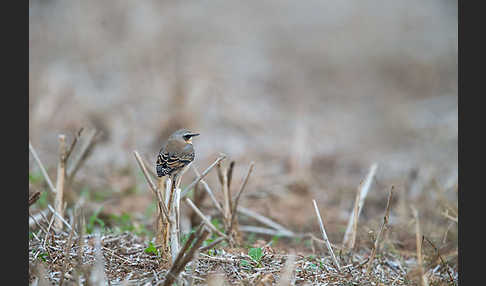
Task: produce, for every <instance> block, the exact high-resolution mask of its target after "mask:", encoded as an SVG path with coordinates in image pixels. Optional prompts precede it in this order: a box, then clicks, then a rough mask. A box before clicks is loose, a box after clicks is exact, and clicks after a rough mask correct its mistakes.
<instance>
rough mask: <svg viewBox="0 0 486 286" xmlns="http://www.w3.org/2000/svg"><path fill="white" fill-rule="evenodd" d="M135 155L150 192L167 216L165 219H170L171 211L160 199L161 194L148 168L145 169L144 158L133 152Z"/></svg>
mask: <svg viewBox="0 0 486 286" xmlns="http://www.w3.org/2000/svg"><path fill="white" fill-rule="evenodd" d="M133 154H134V155H135V159H136V160H137V163H138V166H139V167H140V169H141V170H142V173H143V176H144V177H145V181H147V184H148V186H149V188H150V190H151V191H152V192H153V193H154V195H155V198H156V199H157V201H158V202H159V207H160V209H161V211H162V213H163V214H164V215H165V217H169V211H168V210H167V207H166V206H165V204H164V203H163V202H162V200H161V197H160V192H159V190H158V188H157V186H156V185H155V184H154V182H153V181H152V179H151V178H150V176H149V174H148V171H147V168H146V167H145V164H144V163H143V161H142V158H141V157H140V154H138V152H137V151H136V150H135V151H133Z"/></svg>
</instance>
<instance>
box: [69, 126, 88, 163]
mask: <svg viewBox="0 0 486 286" xmlns="http://www.w3.org/2000/svg"><path fill="white" fill-rule="evenodd" d="M83 130H84V128H83V127H81V128H80V129H79V131H78V133H77V134H76V135H75V136H74V139H73V142H71V145H70V146H69V148H68V150H67V152H66V161H67V160H68V159H69V157H70V156H71V153H72V152H73V150H74V147H76V143H78V140H79V137H81V133H82V132H83Z"/></svg>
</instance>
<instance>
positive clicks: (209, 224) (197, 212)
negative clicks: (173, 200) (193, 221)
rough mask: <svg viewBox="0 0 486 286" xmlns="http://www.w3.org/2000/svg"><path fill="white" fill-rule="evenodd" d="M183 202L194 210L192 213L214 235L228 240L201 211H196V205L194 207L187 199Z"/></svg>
mask: <svg viewBox="0 0 486 286" xmlns="http://www.w3.org/2000/svg"><path fill="white" fill-rule="evenodd" d="M184 200H185V202H186V203H187V204H188V205H189V206H190V207H191V208H192V210H194V212H196V214H197V215H198V216H199V217H200V218H201V219H202V221H203V222H204V223H205V224H206V225H207V226H208V227H209V228H210V229H211V230H212V231H214V232H215V233H217V234H218V235H219V236H221V237H224V238H225V239H227V240H229V237H228V236H227V235H226V234H224V233H222V232H221V231H219V230H218V229H217V228H216V227H215V226H214V225H213V224H212V223H211V221H209V219H208V218H207V217H206V216H205V215H204V214H203V213H202V212H201V210H199V209H198V207H196V205H194V203H193V202H192V201H191V199H189V198H187V197H186V198H185V199H184Z"/></svg>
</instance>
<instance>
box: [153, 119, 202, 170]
mask: <svg viewBox="0 0 486 286" xmlns="http://www.w3.org/2000/svg"><path fill="white" fill-rule="evenodd" d="M195 136H199V133H195V132H192V131H190V130H188V129H186V128H183V129H179V130H177V131H175V132H174V133H172V135H170V137H169V139H168V140H167V143H166V144H165V145H164V146H163V147H162V149H160V151H159V154H158V155H157V162H156V171H157V176H158V177H164V176H172V175H177V174H179V173H181V171H184V170H185V169H186V168H185V167H188V166H189V164H191V163H192V161H193V160H194V157H195V152H194V147H193V146H192V137H195Z"/></svg>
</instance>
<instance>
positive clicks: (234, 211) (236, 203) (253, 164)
mask: <svg viewBox="0 0 486 286" xmlns="http://www.w3.org/2000/svg"><path fill="white" fill-rule="evenodd" d="M254 166H255V162H253V161H252V162H251V163H250V167H249V168H248V172H247V173H246V176H245V178H244V179H243V183H242V184H241V186H240V190H239V191H238V193H237V194H236V197H235V199H234V204H233V209H232V211H231V213H233V215H234V217H236V212H237V208H238V202H239V201H240V197H241V194H242V193H243V191H244V190H245V187H246V184H247V183H248V179H249V178H250V175H251V172H253V167H254ZM234 220H235V219H234V218H233V221H232V223H234Z"/></svg>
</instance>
